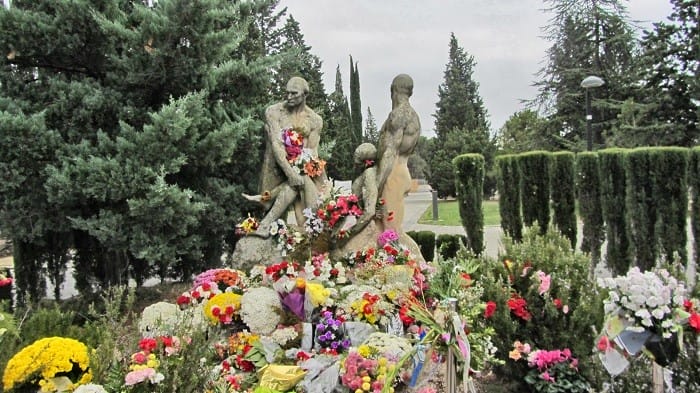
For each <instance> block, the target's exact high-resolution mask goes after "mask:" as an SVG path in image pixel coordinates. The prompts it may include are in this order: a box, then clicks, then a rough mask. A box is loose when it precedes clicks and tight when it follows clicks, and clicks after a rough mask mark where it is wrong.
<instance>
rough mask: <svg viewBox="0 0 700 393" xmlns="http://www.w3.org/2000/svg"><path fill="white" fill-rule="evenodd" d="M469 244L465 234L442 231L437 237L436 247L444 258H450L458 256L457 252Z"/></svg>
mask: <svg viewBox="0 0 700 393" xmlns="http://www.w3.org/2000/svg"><path fill="white" fill-rule="evenodd" d="M466 244H467V237H466V236H464V235H451V234H448V233H441V234H439V235H437V237H436V238H435V248H437V251H438V254H440V258H442V259H450V258H454V257H456V256H457V252H458V251H459V250H460V249H461V248H464V245H466Z"/></svg>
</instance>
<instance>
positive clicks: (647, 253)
mask: <svg viewBox="0 0 700 393" xmlns="http://www.w3.org/2000/svg"><path fill="white" fill-rule="evenodd" d="M652 149H654V148H649V147H640V148H637V149H633V150H629V151H628V152H627V154H625V173H626V174H627V190H626V195H625V198H626V207H627V231H628V233H629V236H630V241H631V244H632V255H633V257H634V262H635V265H637V266H639V268H640V269H642V270H649V269H651V268H653V267H654V265H655V264H656V257H657V256H658V247H657V242H656V230H655V226H656V217H657V211H656V210H657V205H656V199H655V198H654V181H653V179H652V177H651V176H650V174H651V173H652V172H653V168H652V165H653V162H652V159H651V150H652Z"/></svg>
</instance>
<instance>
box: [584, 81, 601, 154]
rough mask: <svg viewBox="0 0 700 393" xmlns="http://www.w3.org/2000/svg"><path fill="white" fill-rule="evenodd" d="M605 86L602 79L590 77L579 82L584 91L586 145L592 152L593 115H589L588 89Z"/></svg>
mask: <svg viewBox="0 0 700 393" xmlns="http://www.w3.org/2000/svg"><path fill="white" fill-rule="evenodd" d="M604 84H605V81H604V80H603V78H601V77H598V76H595V75H590V76H587V77H585V78H584V79H583V80H582V81H581V87H583V88H584V89H585V90H586V144H587V148H588V151H591V150H593V130H592V129H591V120H593V115H591V95H590V93H589V92H588V89H591V88H595V87H600V86H603V85H604Z"/></svg>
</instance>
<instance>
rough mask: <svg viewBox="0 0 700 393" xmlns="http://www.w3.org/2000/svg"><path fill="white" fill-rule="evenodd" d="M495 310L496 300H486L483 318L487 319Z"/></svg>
mask: <svg viewBox="0 0 700 393" xmlns="http://www.w3.org/2000/svg"><path fill="white" fill-rule="evenodd" d="M495 312H496V302H492V301H488V302H486V309H485V310H484V318H486V319H488V318H491V317H492V316H493V314H494V313H495Z"/></svg>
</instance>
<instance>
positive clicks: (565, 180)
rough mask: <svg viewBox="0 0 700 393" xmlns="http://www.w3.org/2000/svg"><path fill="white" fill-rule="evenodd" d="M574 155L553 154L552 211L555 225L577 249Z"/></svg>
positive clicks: (564, 153) (569, 153) (565, 153)
mask: <svg viewBox="0 0 700 393" xmlns="http://www.w3.org/2000/svg"><path fill="white" fill-rule="evenodd" d="M574 160H575V156H574V153H571V152H557V153H553V154H552V172H551V179H552V186H551V192H552V193H551V198H552V210H553V213H554V217H553V218H554V220H553V221H554V225H555V226H556V227H557V228H558V229H559V231H560V232H561V233H562V235H564V237H566V238H567V239H569V241H571V247H572V248H576V230H577V225H576V189H575V181H574V177H575V176H574Z"/></svg>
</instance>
